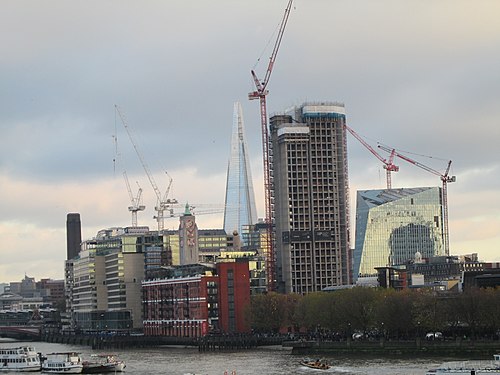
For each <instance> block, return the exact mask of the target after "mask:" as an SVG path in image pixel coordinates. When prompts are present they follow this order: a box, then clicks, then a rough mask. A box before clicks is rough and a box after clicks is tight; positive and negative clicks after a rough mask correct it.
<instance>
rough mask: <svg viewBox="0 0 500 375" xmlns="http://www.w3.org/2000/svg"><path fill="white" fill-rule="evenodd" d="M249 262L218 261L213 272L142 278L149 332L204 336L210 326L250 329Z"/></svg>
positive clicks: (234, 330) (225, 329)
mask: <svg viewBox="0 0 500 375" xmlns="http://www.w3.org/2000/svg"><path fill="white" fill-rule="evenodd" d="M249 278H250V274H249V269H248V262H247V261H241V260H237V261H235V262H227V263H218V264H217V266H216V272H215V273H214V274H213V275H206V274H205V275H202V274H197V275H189V276H181V277H175V278H156V279H152V280H145V281H143V282H142V289H143V302H142V303H143V312H144V334H145V335H146V336H176V337H179V336H182V337H200V336H204V335H206V334H207V333H208V332H209V331H210V330H216V331H221V332H227V333H243V332H248V331H249V327H248V325H247V324H246V323H245V310H246V307H247V306H248V304H249V303H250V280H249Z"/></svg>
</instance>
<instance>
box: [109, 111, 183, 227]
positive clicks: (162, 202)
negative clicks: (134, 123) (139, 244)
mask: <svg viewBox="0 0 500 375" xmlns="http://www.w3.org/2000/svg"><path fill="white" fill-rule="evenodd" d="M115 108H116V112H117V113H118V116H120V120H121V121H122V124H123V126H124V127H125V130H126V131H127V134H128V137H129V138H130V142H131V143H132V146H133V147H134V150H135V152H136V153H137V156H138V157H139V160H140V162H141V164H142V167H143V169H144V171H145V172H146V175H147V176H148V179H149V182H150V183H151V186H152V187H153V190H154V192H155V194H156V206H155V211H156V212H157V214H156V216H155V217H154V218H155V219H156V221H157V223H158V232H161V231H163V229H164V227H165V225H164V213H165V211H167V210H169V209H170V205H171V204H175V203H177V200H176V199H170V198H168V194H169V193H170V188H171V186H172V182H173V180H172V177H170V176H169V174H168V173H167V172H166V171H165V173H166V174H167V176H168V178H169V180H170V181H169V184H168V187H167V190H166V191H165V194H164V195H163V196H162V194H161V192H160V189H158V185H156V182H155V180H154V177H153V174H152V173H151V171H150V170H149V167H148V166H147V164H146V162H145V161H144V158H143V156H142V154H141V152H140V150H139V147H138V146H137V144H136V142H135V141H134V137H132V133H131V132H130V129H129V127H128V124H127V121H126V120H125V117H124V116H123V114H122V112H121V111H120V108H118V106H117V105H116V104H115Z"/></svg>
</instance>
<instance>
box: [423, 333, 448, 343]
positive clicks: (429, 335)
mask: <svg viewBox="0 0 500 375" xmlns="http://www.w3.org/2000/svg"><path fill="white" fill-rule="evenodd" d="M425 339H426V340H429V341H432V340H444V336H443V334H442V333H441V332H428V333H427V334H426V335H425Z"/></svg>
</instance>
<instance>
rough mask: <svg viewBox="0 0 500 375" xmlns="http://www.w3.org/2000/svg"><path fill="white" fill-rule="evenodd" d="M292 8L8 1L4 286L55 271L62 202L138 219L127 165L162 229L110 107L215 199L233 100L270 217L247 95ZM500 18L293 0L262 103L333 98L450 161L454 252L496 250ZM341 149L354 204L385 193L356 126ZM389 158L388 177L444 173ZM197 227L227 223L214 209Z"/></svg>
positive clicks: (363, 1)
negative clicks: (368, 194) (361, 193)
mask: <svg viewBox="0 0 500 375" xmlns="http://www.w3.org/2000/svg"><path fill="white" fill-rule="evenodd" d="M286 3H287V1H286V0H253V1H244V0H216V1H206V0H190V1H186V0H163V1H147V2H145V1H121V0H120V1H113V0H109V1H102V0H99V1H93V0H87V1H66V0H64V1H50V0H47V1H34V0H33V1H31V0H27V1H23V0H12V1H10V0H5V1H2V2H1V3H0V130H1V132H0V146H1V147H0V197H1V199H0V213H1V214H0V256H1V259H0V282H9V281H19V280H21V279H22V278H23V277H24V275H25V274H27V275H28V276H31V277H35V278H36V279H37V280H38V279H40V278H54V279H62V278H63V275H64V272H63V269H64V268H63V267H64V259H65V257H66V215H67V213H69V212H79V213H80V215H81V220H82V235H83V238H84V239H88V238H91V237H93V236H94V235H95V234H96V232H97V231H98V230H99V229H103V228H107V227H112V226H127V225H130V223H131V217H130V213H129V212H128V210H127V207H128V206H129V205H130V200H129V196H128V192H127V189H126V185H125V182H124V179H123V177H122V172H123V170H124V169H125V170H126V171H127V174H128V176H129V181H130V183H131V186H132V189H133V190H134V192H136V191H137V185H136V183H135V182H136V181H137V182H138V183H139V184H140V186H141V187H142V188H143V190H144V191H143V197H144V204H145V205H146V211H144V212H142V213H139V224H140V225H149V226H150V227H151V228H152V229H154V228H155V227H156V224H155V221H154V220H153V219H152V217H153V215H154V204H155V195H154V192H153V189H152V188H151V185H150V183H149V181H148V179H147V178H146V175H145V173H144V171H143V169H142V167H141V164H140V163H139V160H138V157H137V155H136V154H135V152H134V149H133V148H132V146H131V142H130V140H129V139H128V137H127V134H126V133H125V131H124V127H123V126H122V124H121V122H120V121H119V119H118V120H117V118H116V114H115V109H114V105H115V104H116V105H118V106H120V108H121V110H122V113H123V114H124V115H125V117H126V119H127V122H128V124H129V126H130V128H131V129H133V131H134V134H135V137H136V143H137V144H138V146H139V148H140V150H141V152H142V154H143V157H144V159H145V160H146V162H147V164H148V166H149V168H150V170H151V171H152V172H153V173H154V178H155V181H156V183H157V185H158V187H159V189H160V190H161V191H162V192H164V191H165V189H166V186H167V184H168V178H167V176H166V174H165V171H167V172H168V174H169V175H170V176H171V177H172V178H173V184H172V190H171V192H170V196H171V197H173V198H177V199H178V200H179V201H180V202H189V203H192V204H195V205H199V207H204V208H205V210H207V211H208V210H209V209H211V208H214V209H215V208H216V207H221V205H222V204H223V202H224V189H225V178H226V168H227V161H228V157H229V150H230V145H229V142H230V138H231V127H232V110H233V103H234V102H235V101H240V102H241V103H242V105H243V112H244V119H245V127H246V131H247V137H248V144H249V148H250V152H251V156H252V162H251V164H252V173H253V176H254V180H255V181H254V187H255V189H256V196H257V205H258V208H257V209H258V211H259V215H260V216H263V215H264V203H263V195H264V194H263V182H262V157H261V150H262V146H261V143H260V142H261V138H260V123H259V121H260V120H259V112H258V111H259V109H258V103H257V102H255V101H252V102H250V101H248V100H247V94H248V92H250V91H252V90H253V89H254V87H253V82H252V79H251V75H250V70H251V69H253V68H255V70H256V71H257V74H258V75H259V76H261V77H263V76H264V73H265V70H266V68H267V61H268V58H269V56H270V54H271V50H272V46H273V43H274V39H275V37H276V32H277V29H278V26H279V23H280V21H281V18H282V16H283V13H284V9H285V6H286ZM499 15H500V2H499V1H497V0H490V1H487V0H474V1H472V0H392V1H390V0H296V1H295V2H294V7H293V9H292V12H291V14H290V18H289V22H288V25H287V29H286V31H285V35H284V38H283V43H282V46H281V49H280V51H279V55H278V58H277V61H276V65H275V68H274V71H273V75H272V77H271V80H270V83H269V86H268V88H269V90H270V94H269V96H268V111H269V113H270V114H273V113H278V112H282V111H284V110H285V109H287V108H289V107H291V106H293V105H300V104H302V103H303V102H305V101H340V102H343V103H345V106H346V111H347V121H348V124H349V125H350V126H351V127H352V128H353V129H355V130H356V131H357V132H358V133H359V134H361V135H362V136H363V137H364V138H365V140H366V141H368V142H369V143H371V144H372V145H373V146H375V147H376V144H377V142H381V143H384V144H387V145H390V146H393V147H396V148H398V149H400V150H405V151H411V152H413V153H415V154H418V155H413V156H412V157H413V158H414V159H417V160H419V161H420V162H422V163H424V164H426V165H429V166H431V167H432V168H434V169H436V170H439V171H444V170H445V168H446V164H447V160H452V161H453V163H452V168H451V174H452V175H456V178H457V182H456V183H453V184H449V186H448V202H449V216H450V253H452V254H466V253H472V252H475V253H479V257H480V258H481V259H483V260H486V261H500V248H499V247H500V245H499V244H500V203H499V202H500V199H499V197H498V195H499V192H500V156H499V155H500V152H499V144H500V130H499V129H500V68H499V67H500V22H499V21H498V17H499ZM259 58H260V62H259ZM115 137H116V139H117V140H118V141H117V142H115V141H114V140H115ZM116 149H118V152H119V154H120V158H117V157H116ZM348 152H349V179H350V194H351V210H352V211H354V210H355V196H356V191H357V190H360V189H362V190H364V189H378V188H384V187H385V171H384V170H383V169H382V165H381V163H380V162H379V161H378V160H377V159H376V158H375V157H374V156H373V155H371V154H370V153H369V152H368V151H367V150H366V149H365V148H363V146H362V145H361V144H360V143H359V142H358V141H357V140H355V139H354V138H353V137H351V136H350V135H349V138H348ZM420 155H425V156H434V157H435V158H433V159H430V158H427V157H424V156H420ZM113 160H115V161H113ZM118 160H120V163H118V162H117V161H118ZM396 164H398V165H399V166H400V172H398V173H394V174H393V187H413V186H439V185H440V179H439V177H437V176H434V175H432V174H430V173H428V172H425V171H422V170H420V169H418V168H416V167H414V166H412V165H410V164H408V163H405V162H404V161H402V160H396ZM200 210H201V209H200ZM197 221H198V223H199V226H200V227H201V228H222V215H221V214H218V215H208V214H205V215H199V216H198V217H197ZM166 227H167V228H177V227H178V219H169V220H167V221H166ZM353 232H354V228H353Z"/></svg>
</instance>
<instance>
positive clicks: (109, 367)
mask: <svg viewBox="0 0 500 375" xmlns="http://www.w3.org/2000/svg"><path fill="white" fill-rule="evenodd" d="M124 369H125V363H124V362H123V361H120V360H118V358H116V356H115V355H114V354H91V355H90V359H89V360H85V361H83V371H82V372H83V373H84V374H100V373H103V372H122V371H123V370H124Z"/></svg>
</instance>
